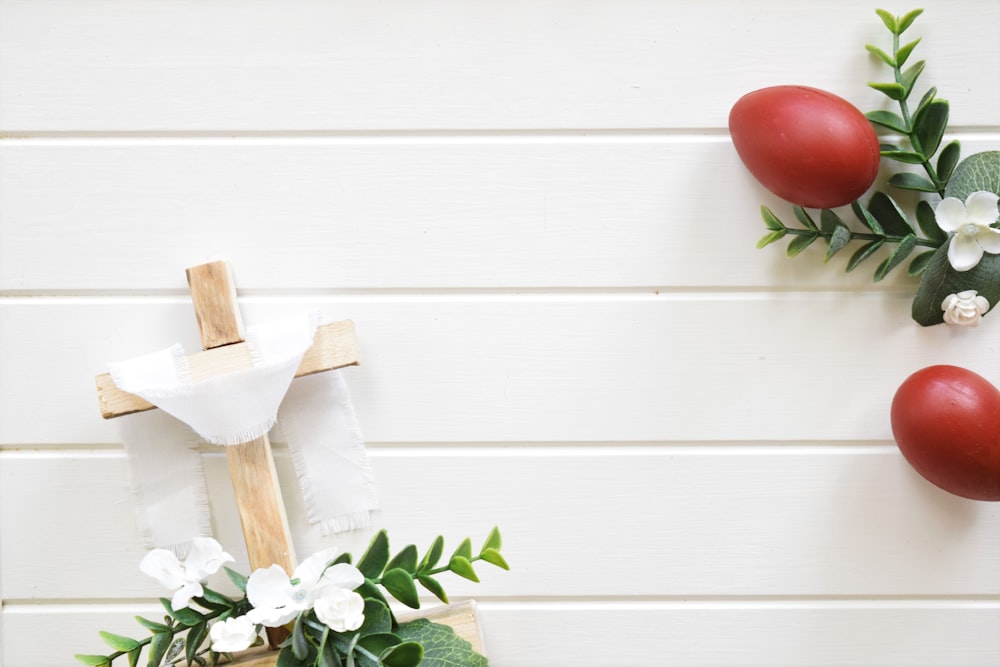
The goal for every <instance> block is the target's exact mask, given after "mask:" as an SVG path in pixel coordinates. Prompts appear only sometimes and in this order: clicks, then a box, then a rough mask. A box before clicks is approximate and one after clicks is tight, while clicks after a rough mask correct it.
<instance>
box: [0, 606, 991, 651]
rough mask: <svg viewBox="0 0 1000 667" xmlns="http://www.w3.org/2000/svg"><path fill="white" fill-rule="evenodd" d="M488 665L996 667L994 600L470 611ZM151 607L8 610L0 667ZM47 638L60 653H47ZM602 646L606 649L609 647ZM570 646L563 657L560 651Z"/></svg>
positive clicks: (86, 643) (119, 629)
mask: <svg viewBox="0 0 1000 667" xmlns="http://www.w3.org/2000/svg"><path fill="white" fill-rule="evenodd" d="M479 609H480V614H481V615H482V617H483V620H484V626H485V632H486V638H487V641H488V644H489V650H490V661H491V664H496V665H502V666H503V667H538V666H539V665H545V667H607V666H608V665H618V664H627V665H630V666H635V667H663V665H664V656H668V659H669V660H670V662H672V663H674V664H679V665H685V666H688V665H690V666H691V667H718V666H719V665H725V666H726V667H760V665H762V664H767V665H768V666H769V667H803V665H809V667H871V666H872V665H879V667H940V666H941V665H961V667H995V666H996V665H997V663H998V662H1000V636H998V635H997V632H996V628H997V627H998V626H1000V608H998V604H997V602H996V601H967V600H948V599H945V600H896V601H893V600H888V601H866V600H802V601H789V602H769V601H738V600H737V601H730V600H721V601H709V602H704V601H698V600H693V601H689V602H683V601H681V602H669V601H668V602H659V601H647V602H641V601H640V602H630V601H622V600H614V599H612V600H605V601H601V602H588V603H580V604H574V603H569V602H557V603H554V602H545V601H540V602H532V601H511V602H481V603H480V604H479ZM159 610H160V608H159V607H158V606H157V607H154V606H152V605H146V606H138V605H127V604H114V603H109V604H104V605H102V604H100V603H93V604H83V605H51V606H49V605H31V606H29V605H17V604H15V605H8V606H5V607H4V608H3V611H2V612H0V613H2V616H3V618H2V620H3V625H4V628H5V630H6V636H5V639H6V641H5V642H4V646H3V649H2V653H0V659H2V660H3V664H4V665H7V666H8V667H65V666H66V665H68V664H70V663H69V662H68V660H69V658H67V657H66V656H67V655H69V654H71V653H73V652H88V653H102V652H105V651H107V646H106V645H105V644H104V642H103V641H101V639H100V638H99V637H98V635H97V631H98V630H107V631H110V632H115V633H120V634H124V635H127V636H137V635H140V633H142V632H145V631H144V630H143V629H142V628H141V627H140V626H139V625H137V624H136V622H135V620H134V618H133V616H135V615H136V614H142V615H146V616H147V617H148V618H156V617H157V614H158V613H160V612H159ZM53 627H58V628H59V640H60V644H59V646H60V650H59V651H55V650H53V635H52V629H53ZM609 637H613V638H614V641H609V640H608V638H609ZM569 647H572V648H569Z"/></svg>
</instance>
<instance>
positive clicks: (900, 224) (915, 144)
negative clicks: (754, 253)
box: [458, 9, 1000, 566]
mask: <svg viewBox="0 0 1000 667" xmlns="http://www.w3.org/2000/svg"><path fill="white" fill-rule="evenodd" d="M922 13H923V10H920V9H916V10H913V11H911V12H908V13H906V14H904V15H902V16H895V15H893V14H891V13H889V12H888V11H886V10H884V9H877V10H876V14H877V15H878V17H879V18H880V19H881V21H882V23H883V24H884V25H885V27H886V28H887V29H888V30H889V32H890V33H891V34H892V42H891V44H892V50H891V52H890V51H888V50H885V49H883V48H880V47H879V46H876V45H872V44H868V45H866V46H865V48H866V50H867V51H868V52H869V53H870V54H871V55H872V56H873V57H874V58H876V59H878V60H879V61H881V62H882V63H883V64H885V65H886V66H888V67H889V68H891V70H892V77H891V80H887V81H878V82H871V83H869V84H868V85H869V86H870V87H871V88H873V89H874V90H878V91H880V92H881V93H883V94H884V95H885V96H886V97H887V98H888V99H889V100H891V101H893V102H895V103H896V106H898V110H892V111H890V110H888V109H877V110H874V111H869V112H868V113H866V114H865V117H866V118H867V119H868V121H869V122H871V123H872V124H873V125H874V126H876V129H877V130H879V131H880V132H888V133H891V134H890V135H889V136H887V137H885V138H884V139H881V140H880V142H881V143H880V145H879V150H880V153H881V156H882V157H884V158H886V159H887V160H890V161H893V162H897V163H901V164H903V165H908V166H906V167H904V168H903V169H901V170H900V171H898V172H896V173H891V174H889V175H888V178H887V181H888V185H889V186H890V187H891V188H894V189H897V190H905V191H909V192H911V193H918V194H917V197H921V196H923V195H934V196H936V197H941V198H944V197H955V198H957V199H959V200H963V201H964V200H965V199H966V198H967V197H968V196H969V195H970V194H972V193H974V192H978V191H983V190H985V191H988V192H993V193H996V194H1000V151H986V152H982V153H978V154H975V155H972V156H970V157H968V158H966V159H964V160H961V152H962V151H961V145H960V144H959V142H958V141H954V140H952V141H947V140H946V137H947V134H948V122H949V120H950V106H949V103H948V102H947V100H943V99H939V98H938V97H937V88H935V87H933V86H931V87H929V88H927V90H926V91H924V92H923V94H922V95H920V96H919V101H918V102H917V103H916V105H915V106H914V105H913V103H912V100H913V99H916V98H915V96H914V93H915V91H916V86H917V83H918V81H919V79H920V77H921V76H922V74H923V73H924V71H925V69H926V62H925V61H924V60H916V61H914V62H911V57H912V56H913V54H914V52H915V50H916V47H917V46H918V45H919V44H920V41H921V40H920V38H919V37H918V38H916V39H913V40H909V41H907V42H906V43H903V42H902V40H901V39H900V35H902V34H903V33H904V32H905V31H906V30H908V29H909V28H910V27H911V26H912V25H913V23H914V21H915V20H916V19H917V18H918V17H919V16H920V15H921V14H922ZM920 170H923V173H919V171H920ZM913 199H916V198H915V197H913V196H912V195H911V199H910V200H909V201H913ZM902 201H907V200H905V199H904V200H902ZM792 210H793V212H794V214H795V218H796V219H797V220H798V222H799V226H798V227H796V226H788V225H786V224H785V223H784V222H782V221H781V220H780V219H779V218H778V216H777V215H775V213H774V212H773V211H771V210H770V209H769V208H767V207H766V206H762V207H761V209H760V213H761V218H762V219H763V221H764V226H765V227H766V229H767V231H766V233H765V234H764V236H762V237H761V238H760V239H759V240H758V241H757V247H758V248H763V247H765V246H768V245H771V244H772V243H775V242H777V241H778V240H780V239H782V238H784V237H786V236H788V237H790V240H789V242H788V245H787V249H786V254H787V255H788V256H789V257H795V256H797V255H800V254H802V253H806V251H807V250H808V249H809V248H810V247H811V246H813V245H814V244H815V243H816V242H817V241H819V240H822V241H824V242H825V243H826V252H825V254H824V255H823V259H824V261H829V260H830V259H831V258H832V257H833V256H834V255H836V254H837V253H839V252H841V251H842V250H844V249H846V248H848V247H849V246H851V245H852V244H855V243H856V244H857V245H856V246H855V247H854V248H853V251H852V252H851V255H850V258H849V259H848V261H847V265H846V270H847V271H854V270H855V269H856V268H858V267H859V266H860V265H861V264H863V263H865V262H867V261H868V260H871V259H873V258H874V259H877V260H878V264H877V267H876V269H875V271H874V273H873V276H872V279H873V280H874V281H875V282H878V281H880V280H883V279H884V278H885V277H886V276H887V275H888V274H890V273H891V272H892V271H893V270H895V269H896V268H897V267H899V266H901V265H903V264H904V263H905V262H907V261H908V260H910V261H909V262H908V266H907V273H908V274H909V275H910V276H912V277H918V276H919V277H920V280H921V282H920V285H919V287H918V290H917V296H916V298H915V300H914V303H913V312H912V314H913V318H914V320H916V321H917V322H918V323H920V324H923V325H930V324H937V323H940V322H942V321H943V311H942V309H941V305H942V302H943V301H944V300H946V299H948V302H949V303H955V302H956V299H949V297H951V295H957V294H959V293H961V292H969V294H965V295H963V296H961V297H957V299H958V303H962V304H964V303H965V302H966V301H969V300H970V299H973V298H975V295H971V292H973V291H975V292H977V293H978V295H979V296H982V297H983V298H985V299H986V300H987V301H988V302H989V303H990V304H993V306H994V307H996V306H997V304H998V303H1000V255H996V254H992V253H985V254H984V256H983V259H982V260H981V261H980V263H979V264H978V265H977V266H975V267H973V268H972V269H971V270H969V271H963V272H958V271H955V270H954V269H953V268H952V267H951V265H950V263H949V261H948V259H947V247H948V244H949V243H950V241H949V236H948V234H947V233H945V232H944V231H943V230H942V229H941V228H940V226H939V225H938V223H937V220H936V216H935V211H934V208H933V207H932V205H931V203H929V202H928V201H926V200H925V199H923V198H920V199H916V204H915V211H914V215H912V216H911V215H909V214H908V213H907V212H906V211H904V209H903V207H902V206H901V205H900V204H899V202H897V201H896V199H894V198H893V197H892V196H890V195H889V194H887V193H885V192H881V191H876V192H874V193H873V194H872V196H871V198H870V199H869V201H868V203H867V205H864V204H862V203H861V202H860V201H855V202H853V203H852V204H851V210H852V211H853V213H854V217H855V219H856V222H854V221H850V222H849V221H845V220H844V219H842V218H841V217H840V216H839V215H838V214H837V212H835V211H833V210H829V209H826V210H822V211H821V212H820V214H819V224H817V223H816V221H815V220H814V219H813V218H812V217H811V216H810V215H809V213H808V212H806V211H805V210H804V209H803V208H801V207H799V206H796V207H794V208H793V209H792ZM859 225H860V226H859ZM993 226H994V227H996V228H1000V224H994V225H993ZM921 248H925V249H927V250H924V251H919V250H920V249H921ZM970 295H971V296H970ZM492 558H493V555H492V554H486V555H485V556H484V558H483V559H484V560H490V559H492ZM501 561H502V559H501V560H497V561H496V563H499V562H501ZM491 562H493V561H491ZM458 564H459V566H461V565H462V563H461V561H458Z"/></svg>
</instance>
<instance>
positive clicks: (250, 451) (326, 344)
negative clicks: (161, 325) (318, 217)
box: [97, 262, 358, 644]
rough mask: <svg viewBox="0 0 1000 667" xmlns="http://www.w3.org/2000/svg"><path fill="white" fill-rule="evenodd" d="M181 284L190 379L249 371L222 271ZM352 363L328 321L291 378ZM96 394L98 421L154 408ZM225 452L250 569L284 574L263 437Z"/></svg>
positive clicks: (220, 266)
mask: <svg viewBox="0 0 1000 667" xmlns="http://www.w3.org/2000/svg"><path fill="white" fill-rule="evenodd" d="M187 279H188V286H189V287H190V290H191V298H192V300H193V302H194V310H195V315H196V316H197V318H198V328H199V330H200V331H201V343H202V347H203V348H204V350H205V351H204V352H199V353H197V354H193V355H190V356H189V357H188V364H189V367H190V370H191V380H192V381H193V382H198V381H200V380H205V379H207V378H209V377H213V376H216V375H222V374H225V373H229V372H232V371H235V370H239V369H241V368H248V367H250V366H252V365H253V360H252V358H251V356H250V349H249V346H248V345H247V343H246V342H245V341H244V329H243V319H242V317H241V316H240V311H239V306H238V305H237V302H236V286H235V283H234V282H233V278H232V273H231V272H230V270H229V265H228V264H226V263H225V262H211V263H208V264H201V265H199V266H195V267H193V268H190V269H188V270H187ZM357 363H358V356H357V345H356V339H355V335H354V324H353V323H352V322H351V321H349V320H345V321H342V322H333V323H331V324H327V325H321V326H320V327H318V328H317V330H316V333H315V336H314V338H313V344H312V346H311V347H310V348H309V349H308V350H307V351H306V353H305V355H304V356H303V358H302V362H301V363H300V364H299V367H298V369H297V370H296V372H295V377H301V376H303V375H310V374H312V373H320V372H323V371H329V370H333V369H336V368H343V367H345V366H353V365H356V364H357ZM97 396H98V400H99V401H100V406H101V415H102V416H103V417H104V418H105V419H112V418H114V417H121V416H123V415H127V414H132V413H135V412H142V411H144V410H151V409H153V408H154V407H155V406H154V405H152V404H151V403H148V402H146V401H145V400H144V399H142V398H140V397H138V396H136V395H134V394H129V393H127V392H125V391H122V390H121V389H119V388H118V387H117V386H116V385H115V383H114V381H113V380H112V379H111V375H110V374H108V373H105V374H103V375H99V376H97ZM224 449H225V450H226V461H227V462H228V463H229V474H230V477H231V478H232V481H233V490H234V491H235V495H236V506H237V508H238V509H239V515H240V524H241V525H242V527H243V538H244V540H245V541H246V545H247V555H248V557H249V560H250V568H251V570H255V569H257V568H266V567H270V566H271V565H272V564H274V563H276V564H278V565H280V566H281V567H282V568H284V569H285V571H286V572H287V573H288V574H289V576H291V574H292V572H293V571H294V570H295V566H296V560H295V550H294V547H293V545H292V538H291V533H290V532H289V530H288V519H287V517H286V515H285V505H284V503H283V502H282V499H281V489H280V488H279V486H278V477H277V473H276V471H275V467H274V458H273V457H272V456H271V442H270V440H269V439H268V437H267V434H265V435H263V436H262V437H260V438H257V439H256V440H251V441H250V442H245V443H243V444H239V445H233V446H227V447H224ZM268 636H269V638H270V639H271V641H272V644H273V643H274V642H275V641H276V640H277V639H278V636H277V634H274V633H269V634H268Z"/></svg>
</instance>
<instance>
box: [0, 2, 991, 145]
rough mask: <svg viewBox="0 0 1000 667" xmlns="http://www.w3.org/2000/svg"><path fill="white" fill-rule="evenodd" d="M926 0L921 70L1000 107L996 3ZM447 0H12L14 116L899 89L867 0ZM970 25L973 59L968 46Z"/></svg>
mask: <svg viewBox="0 0 1000 667" xmlns="http://www.w3.org/2000/svg"><path fill="white" fill-rule="evenodd" d="M53 6H57V7H58V11H52V7H53ZM920 6H921V7H924V8H925V9H926V13H925V14H924V16H922V17H921V18H920V19H918V21H917V23H916V25H915V27H914V28H912V29H911V31H909V32H907V34H906V37H907V38H913V39H915V38H916V37H923V41H922V42H921V44H920V46H919V48H918V49H917V54H916V55H915V56H914V57H919V58H921V59H926V60H927V62H928V63H929V66H928V72H927V73H926V74H925V75H924V78H923V79H922V80H921V83H922V84H923V83H926V84H927V85H936V86H938V87H939V89H940V90H941V93H942V95H943V96H945V97H947V98H948V99H949V100H950V101H951V104H952V119H953V122H954V123H955V124H956V125H962V126H974V125H980V126H987V127H989V126H995V124H996V114H995V109H997V108H1000V89H998V88H997V87H996V85H995V81H996V78H995V73H996V72H995V70H996V63H997V62H998V60H1000V44H998V43H997V40H996V39H995V30H994V28H995V26H996V25H997V24H998V23H1000V8H998V6H997V3H995V2H983V1H982V0H927V1H926V2H922V3H920ZM432 9H433V11H428V8H427V6H425V5H424V4H423V3H412V2H405V1H399V0H389V1H388V2H379V3H370V2H364V1H363V0H347V1H344V2H336V3H331V2H326V1H324V0H302V1H300V2H296V3H295V10H294V11H287V10H286V9H285V8H284V7H281V6H280V5H277V4H275V3H273V2H266V1H261V0H248V1H247V2H244V3H241V5H240V11H238V12H234V11H232V9H231V7H230V6H229V5H228V4H226V3H212V2H198V1H197V0H182V1H178V2H170V3H162V4H156V5H153V6H151V7H148V8H143V11H141V12H121V11H119V7H118V6H117V5H116V3H114V2H98V1H96V0H93V1H91V2H59V3H57V4H55V5H53V3H52V2H51V1H50V2H38V1H36V0H6V1H5V2H4V17H3V18H4V20H3V21H2V23H0V30H2V32H0V80H3V82H4V85H3V87H2V88H0V123H2V127H0V129H2V131H4V132H45V131H54V132H63V131H85V132H102V131H111V132H157V133H158V132H177V131H185V132H195V131H210V132H219V133H220V134H224V135H226V136H228V135H229V133H230V132H232V131H241V130H243V131H255V130H263V131H268V132H274V131H297V132H316V131H324V130H337V131H339V130H348V131H350V130H357V129H365V130H402V131H409V130H418V131H421V130H444V131H452V130H470V129H481V128H489V129H510V128H513V129H530V130H536V129H548V128H557V129H586V130H590V129H593V128H627V129H646V128H663V127H668V128H682V129H687V128H713V129H723V128H725V123H726V115H727V113H728V111H729V108H730V106H731V105H732V103H733V102H734V101H735V100H736V98H737V97H739V95H740V94H742V93H743V92H747V91H749V90H753V89H755V88H760V87H763V86H767V85H774V84H776V83H809V84H811V85H814V86H818V87H820V88H826V89H829V90H831V91H833V92H835V93H837V94H839V95H842V96H845V97H847V98H848V99H851V100H852V101H854V102H855V104H858V105H859V106H861V107H862V108H864V109H865V110H868V109H874V108H880V107H881V106H882V105H883V104H884V98H883V97H882V96H881V95H879V94H878V93H877V92H875V91H873V90H870V89H868V88H867V86H866V85H865V83H866V82H867V81H879V80H885V78H886V77H887V76H889V77H891V74H890V73H888V71H887V68H885V67H884V66H882V65H880V63H879V62H878V61H876V59H875V58H873V57H872V56H870V55H869V54H868V53H867V52H866V51H865V50H864V45H865V44H866V43H873V44H879V45H882V46H883V47H887V46H888V41H889V39H890V37H889V35H888V33H887V32H886V31H885V29H884V28H883V26H882V25H881V23H880V22H879V20H878V18H877V17H876V16H875V14H874V12H873V5H872V4H871V3H870V2H868V1H867V0H843V1H842V2H838V3H836V4H835V5H834V4H830V5H818V6H815V7H810V8H809V10H808V11H805V10H804V9H803V5H802V3H801V2H799V1H798V0H773V1H772V2H768V3H766V4H753V3H741V2H734V1H732V0H705V1H704V2H699V3H688V4H685V5H683V6H681V5H678V4H677V3H674V2H663V1H662V0H616V1H614V2H592V1H591V2H586V3H585V5H584V6H583V7H581V6H580V4H579V2H577V1H575V0H547V1H546V2H544V3H537V2H534V1H532V0H518V1H516V2H504V3H473V4H470V3H468V2H463V0H438V1H436V2H434V3H433V6H432ZM894 11H902V10H894ZM911 35H912V37H910V36H911ZM969 44H976V45H977V50H976V57H975V58H966V57H964V54H966V53H967V52H968V45H969ZM761 45H767V48H761ZM806 50H807V51H808V57H803V54H804V52H805V51H806ZM372 54H378V56H377V57H372ZM122 63H127V64H128V65H127V66H123V65H122ZM931 77H933V78H931ZM925 80H926V81H925ZM150 100H155V103H150Z"/></svg>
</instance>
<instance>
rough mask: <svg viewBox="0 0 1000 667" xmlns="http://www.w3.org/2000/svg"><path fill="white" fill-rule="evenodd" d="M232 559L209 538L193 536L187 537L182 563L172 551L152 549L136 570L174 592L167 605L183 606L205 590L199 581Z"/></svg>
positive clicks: (177, 607)
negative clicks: (187, 541) (186, 547)
mask: <svg viewBox="0 0 1000 667" xmlns="http://www.w3.org/2000/svg"><path fill="white" fill-rule="evenodd" d="M232 561H233V557H232V556H230V555H229V554H227V553H226V552H225V551H223V550H222V545H220V544H219V543H218V542H216V541H215V540H213V539H212V538H211V537H196V538H194V539H193V540H191V551H190V552H189V553H188V555H187V558H185V559H184V562H183V563H182V562H181V561H180V559H178V558H177V556H176V555H175V554H174V553H173V552H172V551H168V550H167V549H153V550H152V551H150V552H149V553H148V554H146V555H145V556H144V557H143V559H142V561H141V562H140V563H139V569H140V570H141V571H142V572H143V573H144V574H148V575H149V576H151V577H153V578H154V579H156V580H157V581H159V582H160V583H161V584H162V585H163V586H164V587H165V588H167V589H169V590H172V591H174V596H173V599H172V600H171V601H170V606H171V607H173V608H174V609H184V608H185V607H187V606H188V605H189V604H190V603H191V598H193V597H198V596H200V595H203V594H204V593H205V589H203V588H202V586H201V582H202V580H204V579H206V578H207V577H208V576H209V575H212V574H215V573H216V572H218V571H219V568H220V567H222V564H223V563H230V562H232Z"/></svg>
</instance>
